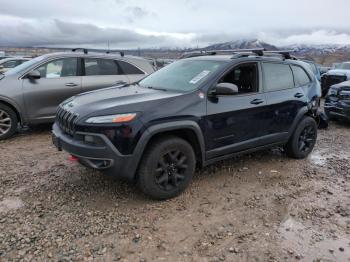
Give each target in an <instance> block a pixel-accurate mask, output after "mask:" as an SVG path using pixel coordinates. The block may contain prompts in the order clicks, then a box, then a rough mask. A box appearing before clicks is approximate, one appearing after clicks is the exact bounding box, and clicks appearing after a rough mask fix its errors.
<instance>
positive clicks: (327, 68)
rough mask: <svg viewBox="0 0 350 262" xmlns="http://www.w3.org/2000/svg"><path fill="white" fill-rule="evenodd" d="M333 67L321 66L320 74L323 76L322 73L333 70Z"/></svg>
mask: <svg viewBox="0 0 350 262" xmlns="http://www.w3.org/2000/svg"><path fill="white" fill-rule="evenodd" d="M331 69H332V67H330V66H321V67H320V74H321V77H322V75H323V74H325V73H327V72H328V71H329V70H331Z"/></svg>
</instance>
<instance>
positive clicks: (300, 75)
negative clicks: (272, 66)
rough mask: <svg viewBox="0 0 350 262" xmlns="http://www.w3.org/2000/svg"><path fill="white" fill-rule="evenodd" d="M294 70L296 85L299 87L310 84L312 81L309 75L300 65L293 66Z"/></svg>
mask: <svg viewBox="0 0 350 262" xmlns="http://www.w3.org/2000/svg"><path fill="white" fill-rule="evenodd" d="M292 71H293V75H294V81H295V85H296V86H297V87H298V86H305V85H308V84H309V83H310V82H311V79H310V77H309V75H308V74H307V73H306V72H305V70H304V69H302V68H301V67H300V66H292Z"/></svg>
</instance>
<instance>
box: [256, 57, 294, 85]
mask: <svg viewBox="0 0 350 262" xmlns="http://www.w3.org/2000/svg"><path fill="white" fill-rule="evenodd" d="M262 65H263V74H264V90H265V91H268V92H269V91H277V90H284V89H289V88H294V79H293V74H292V70H291V68H290V66H289V65H285V64H279V63H263V64H262Z"/></svg>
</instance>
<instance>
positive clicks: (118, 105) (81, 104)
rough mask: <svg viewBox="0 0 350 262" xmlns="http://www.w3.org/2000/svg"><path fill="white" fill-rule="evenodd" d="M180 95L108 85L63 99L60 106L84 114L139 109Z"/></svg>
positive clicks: (136, 87)
mask: <svg viewBox="0 0 350 262" xmlns="http://www.w3.org/2000/svg"><path fill="white" fill-rule="evenodd" d="M178 95H181V93H175V92H170V91H161V90H155V89H149V88H144V87H140V86H138V85H130V86H127V87H110V88H105V89H100V90H96V91H92V92H87V93H82V94H80V95H77V96H74V97H72V98H69V99H67V100H66V101H64V102H63V103H62V104H61V106H62V107H64V109H66V110H69V111H72V112H74V113H77V114H79V115H80V116H86V115H90V114H96V112H103V111H108V110H109V109H115V110H116V111H115V112H109V113H122V112H123V111H125V112H124V113H126V111H139V110H140V109H142V106H143V105H145V104H146V103H147V102H151V103H152V104H153V105H155V104H156V103H157V101H162V100H163V99H166V98H171V97H175V96H178Z"/></svg>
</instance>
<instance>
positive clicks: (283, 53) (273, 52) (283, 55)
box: [264, 50, 297, 60]
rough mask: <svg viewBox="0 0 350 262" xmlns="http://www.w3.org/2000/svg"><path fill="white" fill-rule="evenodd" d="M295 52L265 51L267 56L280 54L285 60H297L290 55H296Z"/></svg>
mask: <svg viewBox="0 0 350 262" xmlns="http://www.w3.org/2000/svg"><path fill="white" fill-rule="evenodd" d="M294 52H295V50H276V51H265V52H264V53H265V54H278V55H281V56H282V57H283V58H284V59H293V60H297V58H296V57H294V56H291V54H290V53H294Z"/></svg>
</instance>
